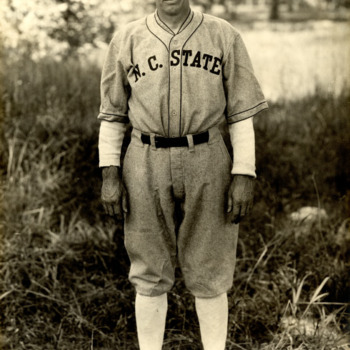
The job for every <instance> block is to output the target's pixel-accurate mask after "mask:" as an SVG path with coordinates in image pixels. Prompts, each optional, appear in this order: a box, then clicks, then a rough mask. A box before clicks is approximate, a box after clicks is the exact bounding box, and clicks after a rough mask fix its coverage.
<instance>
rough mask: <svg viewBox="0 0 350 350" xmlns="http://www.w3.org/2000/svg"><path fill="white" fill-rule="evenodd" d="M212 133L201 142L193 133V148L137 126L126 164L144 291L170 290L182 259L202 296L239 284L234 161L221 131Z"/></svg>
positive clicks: (135, 266)
mask: <svg viewBox="0 0 350 350" xmlns="http://www.w3.org/2000/svg"><path fill="white" fill-rule="evenodd" d="M209 135H210V136H209V142H208V143H203V144H199V145H195V146H194V145H193V142H192V141H191V137H188V139H189V144H190V146H188V147H172V148H155V146H154V144H152V145H146V144H143V143H142V141H141V139H140V136H141V133H140V132H139V131H138V130H135V129H134V130H133V132H132V137H131V142H130V145H129V147H128V150H127V153H126V155H125V159H124V166H123V179H124V183H125V186H126V190H127V193H128V201H129V212H128V213H127V214H126V216H125V228H124V229H125V230H124V231H125V247H126V250H127V252H128V255H129V258H130V261H131V268H130V273H129V279H130V281H131V283H132V284H133V285H134V286H135V288H136V291H137V292H138V293H140V294H142V295H147V296H156V295H160V294H163V293H165V292H168V291H169V290H170V289H171V287H172V286H173V284H174V279H175V277H174V270H175V266H176V263H177V260H178V263H179V265H180V268H181V271H182V274H183V277H184V281H185V284H186V287H187V288H188V289H189V290H190V292H191V293H192V294H193V295H195V296H197V297H213V296H216V295H219V294H221V293H224V292H226V291H227V290H229V289H230V288H231V286H232V282H233V273H234V267H235V262H236V247H237V236H238V225H234V224H232V223H231V218H232V217H231V216H230V215H229V214H227V213H226V205H227V203H226V201H227V193H228V189H229V185H230V183H231V174H230V172H231V168H232V161H231V158H230V156H229V154H228V151H227V149H226V146H225V144H224V142H223V139H222V137H221V134H220V131H219V130H218V129H217V128H212V129H210V130H209ZM151 139H152V140H153V138H152V137H151ZM176 203H178V204H179V205H180V207H181V211H182V221H181V222H180V223H179V224H178V225H177V222H176V220H175V204H176Z"/></svg>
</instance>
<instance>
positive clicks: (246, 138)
mask: <svg viewBox="0 0 350 350" xmlns="http://www.w3.org/2000/svg"><path fill="white" fill-rule="evenodd" d="M229 133H230V139H231V144H232V148H233V156H234V159H233V167H232V171H231V173H232V174H233V175H248V176H252V177H256V173H255V135H254V125H253V118H248V119H245V120H242V121H240V122H237V123H233V124H230V125H229Z"/></svg>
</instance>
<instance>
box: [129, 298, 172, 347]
mask: <svg viewBox="0 0 350 350" xmlns="http://www.w3.org/2000/svg"><path fill="white" fill-rule="evenodd" d="M167 309H168V300H167V294H166V293H165V294H162V295H159V296H156V297H148V296H144V295H141V294H136V301H135V312H136V325H137V336H138V340H139V345H140V349H141V350H160V349H161V348H162V344H163V338H164V330H165V319H166V313H167Z"/></svg>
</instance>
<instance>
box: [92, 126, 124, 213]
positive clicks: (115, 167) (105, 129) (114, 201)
mask: <svg viewBox="0 0 350 350" xmlns="http://www.w3.org/2000/svg"><path fill="white" fill-rule="evenodd" d="M126 128H127V127H126V124H123V123H118V122H108V121H106V120H102V121H101V127H100V134H99V143H98V147H99V158H100V167H101V168H102V178H103V184H102V190H101V199H102V204H103V207H104V209H105V211H106V213H107V214H109V215H111V216H116V217H117V219H122V218H123V211H124V212H127V202H126V190H125V187H124V185H123V182H122V177H121V169H120V154H121V148H122V144H123V139H124V136H125V132H126Z"/></svg>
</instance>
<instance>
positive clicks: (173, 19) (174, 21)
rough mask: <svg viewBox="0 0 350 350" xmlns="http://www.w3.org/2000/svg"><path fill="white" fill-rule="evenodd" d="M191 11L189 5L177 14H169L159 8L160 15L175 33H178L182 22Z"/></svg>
mask: <svg viewBox="0 0 350 350" xmlns="http://www.w3.org/2000/svg"><path fill="white" fill-rule="evenodd" d="M189 12H190V8H189V7H188V8H186V9H185V10H184V11H181V12H180V13H178V14H176V15H173V14H172V15H168V14H167V13H165V12H163V11H161V10H160V9H158V16H159V18H160V19H161V20H162V21H163V22H164V23H165V24H166V25H167V26H168V27H169V28H170V29H171V30H172V31H173V32H174V33H177V32H178V30H179V29H180V27H181V25H182V23H183V22H184V21H185V19H186V18H187V16H188V14H189Z"/></svg>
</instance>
